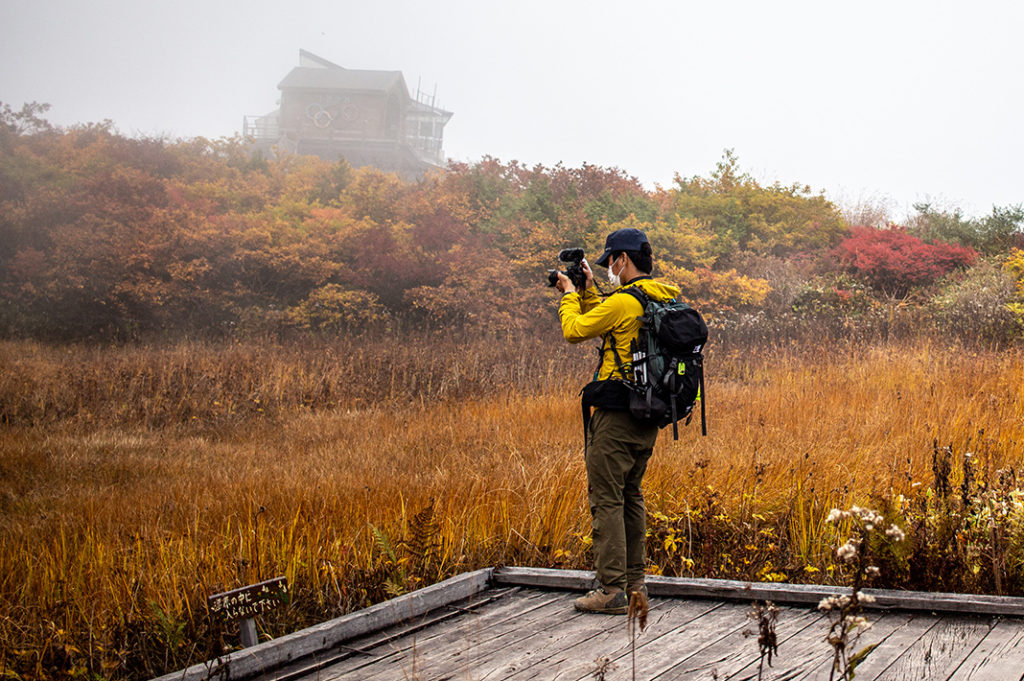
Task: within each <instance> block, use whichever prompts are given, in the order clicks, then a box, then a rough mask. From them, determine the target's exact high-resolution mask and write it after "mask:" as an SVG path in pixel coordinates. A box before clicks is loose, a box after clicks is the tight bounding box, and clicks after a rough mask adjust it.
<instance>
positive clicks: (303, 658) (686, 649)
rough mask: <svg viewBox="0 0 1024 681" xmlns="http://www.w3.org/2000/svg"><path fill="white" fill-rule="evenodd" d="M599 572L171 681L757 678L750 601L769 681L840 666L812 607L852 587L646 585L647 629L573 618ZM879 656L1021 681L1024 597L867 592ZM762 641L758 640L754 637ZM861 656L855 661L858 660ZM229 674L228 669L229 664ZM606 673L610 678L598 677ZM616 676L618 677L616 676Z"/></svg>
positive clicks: (908, 672) (478, 576)
mask: <svg viewBox="0 0 1024 681" xmlns="http://www.w3.org/2000/svg"><path fill="white" fill-rule="evenodd" d="M593 578H594V574H593V573H592V572H589V573H588V572H581V571H569V570H543V569H531V568H494V569H485V570H478V571H476V572H471V573H465V574H463V575H459V576H456V577H453V578H451V579H449V580H447V581H445V582H441V583H440V584H435V585H433V586H430V587H427V588H425V589H420V590H419V591H414V592H412V593H409V594H406V595H404V596H400V597H398V598H396V599H393V600H391V601H387V602H385V603H380V604H378V605H375V606H372V607H370V608H367V609H366V610H361V611H358V612H354V613H351V614H349V615H345V616H343V617H340V618H338V619H335V620H331V621H329V622H324V623H322V624H319V625H316V626H313V627H310V628H309V629H304V630H302V631H298V632H294V633H292V634H288V635H286V636H283V637H281V638H278V639H275V640H272V641H267V642H264V643H261V644H259V645H257V646H255V647H253V648H246V649H243V650H241V651H238V652H235V653H232V654H231V655H228V656H226V657H223V658H220V659H218V660H216V661H211V662H208V663H203V664H199V665H195V666H194V667H190V668H189V669H187V670H182V671H179V672H176V673H174V674H169V675H167V676H165V677H162V679H161V681H198V680H199V679H205V678H211V677H212V676H213V675H215V674H219V673H225V678H228V677H229V678H231V679H232V680H236V679H238V680H241V679H253V680H256V679H260V680H263V681H269V680H270V679H291V680H292V681H318V680H319V681H323V680H324V679H332V680H334V681H343V680H348V679H351V680H352V681H365V680H367V679H375V680H377V681H389V680H392V679H393V680H395V681H399V680H402V679H410V678H416V679H423V680H426V679H432V680H435V681H441V680H442V679H463V678H465V679H482V678H486V679H491V680H493V681H499V680H506V681H513V680H514V679H518V680H521V681H525V679H554V678H558V679H572V680H575V681H583V680H585V679H593V678H605V673H609V675H608V677H607V678H616V679H620V678H630V672H631V670H632V668H633V665H634V664H635V665H636V666H635V670H636V676H635V678H643V679H661V680H664V681H668V680H670V679H682V678H686V679H691V678H692V679H697V678H700V679H705V678H719V679H752V678H759V676H760V675H759V670H758V667H759V664H760V662H761V659H760V655H759V651H758V641H757V622H756V621H751V619H750V618H749V613H750V610H751V606H750V604H751V601H753V600H755V599H761V600H765V599H770V600H772V601H774V602H775V603H777V604H778V605H779V607H780V612H779V615H778V620H777V623H776V626H775V634H776V637H777V639H776V640H777V643H778V652H777V654H776V655H775V657H774V659H772V668H771V670H769V669H767V668H765V669H764V672H765V673H766V674H767V677H768V678H773V679H776V678H785V679H790V680H796V679H802V680H804V681H811V680H813V679H824V678H828V677H829V672H830V668H831V664H832V651H831V648H830V647H829V646H828V644H827V643H825V636H826V633H827V632H828V629H829V619H828V617H827V616H826V615H825V614H824V613H822V612H820V611H818V609H817V608H816V605H817V603H818V601H819V600H820V599H821V598H822V597H824V596H830V595H836V594H840V593H848V592H849V589H841V588H839V587H830V586H816V585H791V584H762V583H749V582H730V581H724V580H708V579H682V578H669V577H648V579H647V586H648V590H649V591H650V595H651V600H650V614H649V616H648V620H647V622H648V624H647V628H646V630H644V631H642V632H637V633H636V637H635V639H632V638H631V636H630V633H629V629H628V627H627V618H626V617H613V616H604V615H587V614H582V613H578V612H575V611H574V609H573V600H574V599H575V598H576V596H577V595H578V594H579V592H580V591H581V590H585V589H586V588H588V587H590V586H591V585H592V583H593ZM865 593H871V594H872V595H874V596H875V597H876V599H877V600H876V602H875V604H874V605H873V606H870V607H871V608H872V610H867V611H865V612H864V615H865V616H866V617H867V619H868V620H869V621H870V622H872V624H873V626H872V628H871V629H869V630H867V631H866V632H865V633H864V635H863V636H862V637H861V639H860V641H858V642H857V644H856V650H861V649H863V648H866V647H868V646H872V647H871V648H870V651H869V652H868V654H866V655H865V657H864V659H863V660H862V661H861V662H860V664H859V666H858V667H857V678H858V679H865V680H866V679H883V678H885V679H911V678H913V679H920V678H929V679H932V678H934V679H940V678H941V679H948V678H951V677H952V676H953V675H954V674H955V678H957V679H959V678H964V679H967V678H970V679H982V678H984V679H1016V680H1019V679H1021V678H1022V677H1024V620H1022V619H1021V615H1024V599H1022V598H1012V597H999V596H976V595H969V594H930V593H918V592H900V591H883V590H870V589H869V590H865ZM751 630H752V631H753V632H754V634H753V636H751V635H749V632H750V631H751ZM850 652H855V651H850ZM224 666H227V667H228V668H227V669H222V667H224ZM602 669H603V670H604V671H603V672H602V671H601V670H602ZM612 669H614V670H615V673H614V675H612V674H610V671H611V670H612Z"/></svg>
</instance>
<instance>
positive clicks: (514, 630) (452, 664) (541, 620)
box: [319, 593, 573, 681]
mask: <svg viewBox="0 0 1024 681" xmlns="http://www.w3.org/2000/svg"><path fill="white" fill-rule="evenodd" d="M572 598H573V596H572V595H571V594H564V593H557V594H546V598H545V599H544V600H543V601H539V602H538V603H539V604H538V605H537V606H536V607H533V608H531V609H529V610H528V611H526V612H521V613H514V614H511V615H509V616H507V617H505V618H504V619H502V620H501V621H497V622H493V623H491V624H490V626H487V627H484V628H479V629H478V628H477V627H475V626H473V625H474V622H473V621H465V622H464V625H465V626H461V627H452V628H449V629H448V630H447V631H445V632H444V633H443V634H441V635H439V636H434V637H432V638H430V639H429V641H420V640H417V639H416V638H415V637H407V638H404V639H401V640H399V641H395V642H394V643H393V644H389V646H393V648H394V650H395V652H396V653H397V654H395V655H391V656H389V657H387V658H385V659H382V660H380V661H377V662H375V663H374V664H372V665H367V666H365V668H363V669H356V670H352V671H346V672H345V673H341V674H335V673H334V672H335V670H334V669H333V668H332V669H326V670H324V672H323V673H322V674H321V675H320V676H319V678H320V679H321V680H322V681H328V680H331V679H336V680H341V679H360V680H364V679H365V680H366V681H370V680H371V679H373V680H382V679H404V678H410V677H415V678H417V679H419V680H420V681H425V680H426V679H429V678H432V676H433V675H434V674H435V673H436V672H437V670H444V671H453V670H465V669H473V666H472V665H473V664H474V663H475V660H476V658H477V657H478V656H479V655H486V654H489V653H491V651H494V650H499V651H503V650H509V649H511V648H512V647H513V646H514V647H516V648H521V647H522V644H521V640H522V639H523V637H524V634H523V632H524V631H528V632H533V631H543V630H545V629H547V628H550V627H554V626H557V625H558V624H560V623H561V622H562V621H563V620H564V613H565V612H567V611H571V610H572Z"/></svg>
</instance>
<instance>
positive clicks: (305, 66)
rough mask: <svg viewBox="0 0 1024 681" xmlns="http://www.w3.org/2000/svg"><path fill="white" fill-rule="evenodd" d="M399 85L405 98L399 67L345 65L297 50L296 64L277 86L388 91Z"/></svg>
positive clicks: (282, 87)
mask: <svg viewBox="0 0 1024 681" xmlns="http://www.w3.org/2000/svg"><path fill="white" fill-rule="evenodd" d="M396 85H398V86H399V87H400V88H401V91H402V93H403V94H404V95H405V97H406V98H408V97H409V90H408V88H406V86H405V79H404V78H403V77H402V72H401V71H375V70H363V69H346V68H345V67H343V66H338V65H337V64H335V63H334V62H331V61H328V60H326V59H324V58H323V57H318V56H317V55H315V54H313V53H312V52H307V51H306V50H299V65H298V66H296V67H295V68H293V69H292V70H291V72H290V73H289V74H288V75H287V76H285V77H284V80H282V81H281V82H280V83H278V85H277V87H278V89H280V90H291V89H308V90H378V91H389V90H391V89H392V88H394V87H395V86H396Z"/></svg>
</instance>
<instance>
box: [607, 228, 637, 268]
mask: <svg viewBox="0 0 1024 681" xmlns="http://www.w3.org/2000/svg"><path fill="white" fill-rule="evenodd" d="M646 243H648V241H647V235H646V234H644V233H643V232H641V231H640V230H639V229H636V228H634V227H626V228H624V229H617V230H615V231H614V232H612V233H611V234H609V235H608V238H607V239H605V240H604V253H602V254H601V257H600V258H598V259H597V264H598V265H600V266H601V267H608V259H609V258H610V257H611V256H612V253H614V252H615V251H639V250H640V248H641V247H642V246H643V245H644V244H646Z"/></svg>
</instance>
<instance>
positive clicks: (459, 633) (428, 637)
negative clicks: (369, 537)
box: [310, 591, 563, 679]
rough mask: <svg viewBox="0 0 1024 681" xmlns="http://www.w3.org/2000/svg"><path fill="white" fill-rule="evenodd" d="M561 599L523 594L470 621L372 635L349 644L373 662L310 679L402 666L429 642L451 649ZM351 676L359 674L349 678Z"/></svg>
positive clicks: (326, 670)
mask: <svg viewBox="0 0 1024 681" xmlns="http://www.w3.org/2000/svg"><path fill="white" fill-rule="evenodd" d="M561 597H563V595H562V594H552V593H544V592H538V591H524V592H522V593H520V594H516V595H515V596H513V597H512V598H510V599H508V600H505V601H502V602H500V603H497V604H494V605H492V606H491V607H489V608H486V609H484V610H483V611H482V612H480V613H479V615H476V616H473V617H460V618H457V619H455V620H453V621H451V622H448V623H445V625H443V626H440V627H435V628H432V629H429V630H427V631H424V632H422V633H419V632H417V631H408V632H403V631H402V630H401V629H395V628H391V629H387V630H384V631H382V632H378V633H376V634H373V635H368V636H365V637H361V638H357V639H353V640H352V645H354V646H360V647H361V648H362V649H363V650H366V651H367V652H371V653H373V655H374V656H375V657H374V658H373V659H367V658H366V656H353V655H350V656H347V657H346V658H345V659H343V660H341V661H340V662H334V663H332V664H330V665H327V666H324V667H323V668H322V669H320V670H319V671H318V672H317V673H316V674H314V675H312V676H310V678H313V679H327V678H342V677H344V676H345V675H346V674H349V675H350V676H354V677H358V676H359V675H360V674H369V673H371V671H372V670H368V668H369V667H371V666H373V665H376V664H377V663H380V662H383V663H384V664H396V665H401V662H400V661H396V660H399V659H400V658H401V657H402V656H404V655H406V654H407V653H408V651H409V650H411V649H414V648H416V647H418V646H420V645H421V643H422V642H428V644H429V646H430V647H431V648H441V647H444V646H450V645H454V644H455V643H457V642H458V641H460V640H461V639H462V638H464V637H466V636H469V635H473V634H475V635H477V636H482V635H483V634H484V633H485V632H487V631H489V630H491V629H492V628H493V627H496V626H501V625H502V623H504V622H506V621H507V620H509V619H513V618H516V617H520V616H522V615H523V614H524V613H528V612H530V611H531V610H534V609H536V608H540V607H544V606H546V605H549V604H550V603H552V602H554V601H556V600H558V599H559V598H561ZM352 672H358V673H356V674H352Z"/></svg>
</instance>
